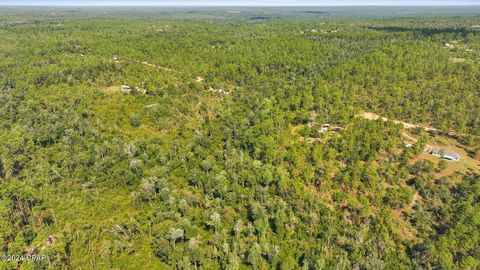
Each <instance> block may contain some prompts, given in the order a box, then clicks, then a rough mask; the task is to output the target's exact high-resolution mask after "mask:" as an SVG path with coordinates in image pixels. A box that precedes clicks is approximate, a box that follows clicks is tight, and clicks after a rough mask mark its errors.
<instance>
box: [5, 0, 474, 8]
mask: <svg viewBox="0 0 480 270" xmlns="http://www.w3.org/2000/svg"><path fill="white" fill-rule="evenodd" d="M0 5H3V6H272V7H275V6H319V7H321V6H476V5H480V3H479V1H477V0H463V1H451V0H443V1H429V0H424V1H412V0H404V1H363V0H343V1H331V0H328V1H314V0H300V1H292V0H279V1H273V0H263V1H253V0H246V1H238V0H183V1H170V0H167V1H165V0H146V1H145V0H144V1H130V0H123V1H114V0H103V1H94V0H84V1H80V0H73V1H72V0H50V1H42V2H41V3H38V1H31V0H20V1H11V0H0Z"/></svg>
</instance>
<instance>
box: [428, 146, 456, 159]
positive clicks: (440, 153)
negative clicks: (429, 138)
mask: <svg viewBox="0 0 480 270" xmlns="http://www.w3.org/2000/svg"><path fill="white" fill-rule="evenodd" d="M430 154H432V155H433V156H436V157H440V158H443V159H446V160H452V161H457V160H460V155H459V154H457V153H455V152H452V151H445V150H443V149H432V150H431V152H430Z"/></svg>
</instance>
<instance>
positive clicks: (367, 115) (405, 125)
mask: <svg viewBox="0 0 480 270" xmlns="http://www.w3.org/2000/svg"><path fill="white" fill-rule="evenodd" d="M357 117H362V118H365V119H369V120H378V119H381V120H383V121H388V118H386V117H383V116H380V115H378V114H374V113H371V112H364V113H361V114H358V115H357ZM392 121H393V122H394V123H395V124H401V125H403V128H405V129H412V128H421V129H424V130H425V131H439V130H438V129H436V128H434V127H429V126H425V125H416V124H412V123H407V122H403V121H399V120H392Z"/></svg>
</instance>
